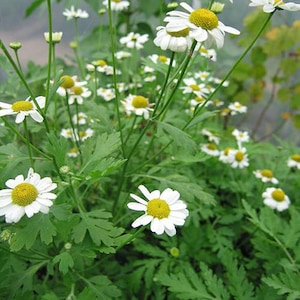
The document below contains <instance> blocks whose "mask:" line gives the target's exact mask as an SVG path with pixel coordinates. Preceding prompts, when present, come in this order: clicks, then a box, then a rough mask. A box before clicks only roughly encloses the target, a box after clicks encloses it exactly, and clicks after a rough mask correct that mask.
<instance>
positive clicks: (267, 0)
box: [249, 0, 300, 13]
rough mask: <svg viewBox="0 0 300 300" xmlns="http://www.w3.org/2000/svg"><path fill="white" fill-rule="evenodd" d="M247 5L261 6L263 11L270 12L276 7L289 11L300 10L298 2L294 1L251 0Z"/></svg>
mask: <svg viewBox="0 0 300 300" xmlns="http://www.w3.org/2000/svg"><path fill="white" fill-rule="evenodd" d="M249 6H262V7H263V11H264V12H265V13H271V12H273V11H274V10H275V9H278V8H279V9H284V10H289V11H298V10H300V4H297V3H294V2H288V3H286V2H284V1H282V0H251V3H250V4H249Z"/></svg>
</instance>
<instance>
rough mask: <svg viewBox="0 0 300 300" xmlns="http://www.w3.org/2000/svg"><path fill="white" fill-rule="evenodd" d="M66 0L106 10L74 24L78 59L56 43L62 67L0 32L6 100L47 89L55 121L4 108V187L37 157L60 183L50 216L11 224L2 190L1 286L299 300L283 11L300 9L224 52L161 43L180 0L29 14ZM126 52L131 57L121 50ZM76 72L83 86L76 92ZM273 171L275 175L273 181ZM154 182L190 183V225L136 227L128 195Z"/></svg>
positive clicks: (294, 113)
mask: <svg viewBox="0 0 300 300" xmlns="http://www.w3.org/2000/svg"><path fill="white" fill-rule="evenodd" d="M58 2H62V3H63V4H64V7H65V8H66V9H67V8H68V9H69V8H70V7H71V5H75V8H76V9H77V8H80V7H81V5H88V8H89V9H90V11H91V12H93V13H96V14H98V17H99V20H100V21H99V24H98V25H97V26H96V27H95V28H93V29H92V31H91V32H90V33H85V34H84V35H83V36H79V35H78V27H80V25H81V22H84V21H85V20H84V18H81V17H77V18H73V19H72V20H70V21H66V26H72V25H71V24H70V23H72V22H74V25H75V26H74V28H75V30H74V36H73V37H72V38H73V39H74V41H73V43H71V47H70V53H71V51H73V55H68V59H65V58H58V57H56V54H55V49H56V47H59V46H60V45H59V42H57V43H52V44H51V43H48V45H49V53H50V55H49V58H48V59H49V61H48V63H47V64H45V65H38V64H36V63H35V62H34V58H32V59H33V61H31V62H29V63H28V65H27V66H23V62H22V61H20V57H21V55H20V57H19V54H20V53H22V51H23V48H20V49H16V48H14V47H11V48H12V49H10V50H8V46H6V45H4V44H3V42H2V41H0V47H1V50H2V52H1V54H0V64H1V69H2V70H3V71H4V72H5V74H6V76H5V79H4V80H3V82H1V85H0V94H1V102H0V113H2V112H3V111H4V108H3V103H9V104H13V103H15V101H21V100H20V99H23V100H25V99H27V97H28V96H29V97H30V99H31V100H33V99H35V97H38V96H40V95H42V96H45V99H46V104H45V107H41V108H37V111H38V113H40V114H41V115H42V117H43V121H42V122H40V123H38V122H35V121H34V120H33V119H32V118H31V117H30V116H26V119H25V120H26V121H25V122H21V123H20V124H18V123H16V122H15V118H16V115H15V114H12V115H5V114H3V115H1V117H0V118H1V126H0V140H1V145H0V166H1V169H0V185H1V192H2V193H3V191H5V189H8V188H10V186H9V184H8V186H6V184H7V183H9V182H10V183H11V181H8V180H10V179H14V178H16V177H17V176H20V175H21V174H22V175H23V176H24V177H26V174H27V173H28V169H29V168H34V170H35V171H36V172H37V173H38V174H40V176H41V177H42V178H44V177H47V178H51V179H52V180H53V182H54V183H55V184H56V185H57V188H56V189H55V191H52V192H53V193H55V195H56V196H57V198H56V199H55V200H53V205H52V206H51V207H50V210H49V212H48V213H47V212H45V211H44V213H41V212H39V213H36V214H34V215H33V216H30V217H27V215H26V214H25V215H24V216H23V217H22V218H21V219H20V221H18V222H15V223H9V222H6V221H7V219H6V218H5V216H4V215H5V212H4V210H3V206H5V204H3V203H4V202H5V201H7V199H6V197H5V196H3V194H1V196H0V214H1V216H0V239H1V240H0V264H1V269H0V276H1V283H0V297H1V298H3V299H29V300H30V299H44V300H57V299H79V300H81V299H82V300H85V299H133V300H135V299H158V300H160V299H161V300H163V299H169V300H173V299H203V300H205V299H218V300H229V299H241V300H245V299H247V300H250V299H253V300H254V299H257V300H259V299H272V300H281V299H288V300H294V299H299V298H300V288H299V287H300V279H299V273H300V268H299V265H300V252H299V250H298V249H299V241H300V228H299V218H300V202H299V199H298V190H299V188H300V181H299V170H300V158H299V157H300V156H299V154H300V153H299V147H298V146H299V140H298V138H294V136H293V135H292V134H290V133H295V132H296V134H297V133H298V130H299V128H300V106H299V95H300V82H299V76H298V75H299V69H300V60H299V57H300V48H299V42H300V26H299V21H291V20H287V22H286V23H284V24H282V23H280V22H281V21H282V20H283V19H281V18H278V19H276V18H274V17H273V18H271V17H272V16H279V15H280V14H284V13H286V14H293V13H296V12H289V11H283V10H280V9H276V10H275V11H274V13H272V14H271V15H267V14H266V13H264V12H263V11H262V10H261V8H257V9H252V8H251V9H250V8H249V9H248V10H247V16H246V17H245V19H244V23H243V24H240V31H241V34H240V36H239V37H238V38H235V39H232V40H230V41H229V38H228V35H227V33H226V36H225V45H224V47H223V48H220V49H215V48H214V44H207V43H205V42H204V43H201V45H200V43H198V45H196V44H193V46H192V47H194V46H196V48H192V49H193V50H194V52H193V53H190V52H189V50H187V51H185V52H177V53H175V52H171V51H170V50H167V51H163V50H161V49H160V48H158V47H156V46H155V45H154V43H153V39H154V38H155V36H156V27H157V26H159V25H161V24H162V23H163V22H162V20H163V19H164V18H165V15H166V13H167V12H168V11H170V10H171V9H173V8H172V6H170V5H169V4H170V3H169V2H170V1H135V0H133V1H131V3H130V7H129V9H128V10H125V11H110V10H109V8H106V10H105V11H104V12H103V11H102V10H101V9H103V8H104V4H102V3H100V2H99V1H94V0H85V1H79V0H78V1H75V4H74V2H73V1H67V0H66V1H61V0H57V1H50V0H47V1H41V0H35V1H32V3H31V5H29V7H28V8H27V9H26V11H25V12H24V16H26V17H27V18H31V17H32V15H33V14H34V13H35V12H36V11H39V10H40V9H43V8H44V7H46V4H47V12H48V17H50V16H51V14H50V10H51V7H54V6H55V5H57V3H58ZM189 2H191V1H189ZM202 2H203V3H202V4H203V6H204V7H209V6H210V5H212V4H213V2H215V1H202ZM234 2H237V1H234ZM224 3H225V7H226V8H227V7H228V6H230V8H231V9H233V10H234V9H235V6H236V5H237V4H236V3H233V4H231V3H229V1H224ZM50 4H51V5H50ZM175 4H176V3H175ZM173 5H174V3H173ZM179 9H181V8H179ZM218 17H219V15H218ZM274 19H275V20H274ZM220 20H222V14H220ZM50 23H51V22H50ZM49 26H50V25H49ZM243 26H244V27H243ZM260 30H261V32H260ZM49 31H51V28H49ZM129 32H134V33H140V34H147V35H148V38H149V40H148V42H146V43H145V44H144V45H143V47H142V48H141V49H136V48H126V46H125V45H124V44H122V43H121V42H120V38H122V37H124V36H126V35H127V34H128V33H129ZM53 37H54V35H52V38H53ZM253 41H254V42H253ZM252 42H253V43H252ZM227 43H228V46H227ZM249 45H252V46H251V47H248V46H249ZM204 46H205V47H204ZM209 47H212V48H209ZM227 47H228V48H227ZM195 49H196V50H195ZM119 51H126V52H128V53H129V56H128V57H121V58H118V59H117V58H116V56H115V54H116V53H117V52H119ZM191 51H192V50H191ZM210 51H211V52H210ZM229 52H232V56H231V55H228V54H229ZM227 56H228V57H227ZM235 56H236V57H235ZM238 56H239V57H240V58H237V57H238ZM219 57H220V59H219ZM172 63H173V65H172ZM63 75H67V76H70V78H72V80H73V81H74V82H75V84H76V88H77V89H75V88H74V86H72V88H73V90H72V89H68V88H65V89H64V88H63V86H64V84H65V83H66V81H67V79H66V78H64V77H62V76H63ZM129 95H138V96H142V97H143V98H142V99H146V100H147V101H148V103H147V105H146V106H144V107H142V108H145V110H146V111H147V112H146V113H145V114H144V115H141V114H138V113H137V110H136V108H141V107H134V108H135V109H134V110H130V109H128V107H127V106H126V105H125V104H124V103H125V101H126V100H127V98H128V96H129ZM139 100H141V98H139ZM139 105H140V104H139ZM131 109H132V108H131ZM243 110H244V111H243ZM246 111H247V112H246ZM147 114H149V116H148V117H147ZM270 117H272V118H271V119H270ZM234 130H238V134H237V135H236V134H235V133H234V132H235V131H234ZM293 157H294V159H292V158H293ZM291 159H292V163H293V165H292V166H291V165H290V163H291ZM258 170H259V171H261V170H264V171H266V170H267V171H270V172H271V173H270V172H269V173H268V172H267V174H268V176H269V177H268V176H266V177H267V179H268V180H269V181H267V182H263V181H262V180H261V178H259V177H257V176H256V175H255V174H257V171H258ZM270 174H271V175H272V174H273V175H272V176H271V175H270ZM19 178H20V177H19ZM265 179H266V178H265ZM267 179H266V180H267ZM271 179H273V180H275V179H276V180H278V183H275V181H273V182H272V181H270V180H271ZM140 185H144V186H146V187H147V188H148V189H149V191H154V190H159V191H163V190H165V189H172V190H175V191H178V192H179V193H180V199H182V200H183V201H184V203H186V205H187V209H188V212H189V215H188V217H187V219H186V220H185V222H183V223H184V224H182V226H176V235H174V236H169V235H168V234H166V233H164V234H162V235H157V234H154V233H153V232H151V230H150V226H149V225H146V226H141V227H140V228H139V229H138V228H132V226H131V224H132V223H133V221H134V220H135V219H137V218H138V217H139V216H140V215H142V214H143V213H144V212H142V211H140V212H134V211H132V210H130V209H129V208H128V207H127V204H128V203H129V202H132V201H133V200H132V198H133V197H134V196H133V197H132V196H131V195H130V194H134V195H136V196H137V195H139V197H142V196H141V194H140V193H139V192H138V187H139V186H140ZM272 187H275V188H276V192H277V194H276V193H275V194H274V193H273V194H272V197H274V198H273V201H275V200H274V199H275V198H276V197H275V196H276V195H277V197H279V200H278V199H277V200H278V201H277V203H276V205H277V204H278V203H283V202H285V200H284V199H283V198H280V197H281V196H282V193H283V195H284V196H288V197H289V200H290V205H287V207H285V208H284V209H282V210H280V209H278V207H277V206H276V207H277V209H276V208H275V207H273V208H274V209H272V208H271V207H269V206H270V203H267V202H266V200H264V199H265V198H266V196H265V194H266V193H267V188H272ZM279 190H280V191H279ZM278 193H279V194H278ZM263 194H264V196H263ZM176 195H177V194H176ZM278 195H279V196H278ZM48 196H49V195H48ZM144 196H146V195H144ZM11 197H12V196H11ZM146 198H147V196H146ZM147 200H152V199H147ZM154 200H161V199H154ZM178 205H179V204H178ZM145 213H147V214H148V213H149V212H148V210H147V211H146V212H145ZM149 214H150V213H149ZM177 217H178V216H177ZM178 218H179V219H180V217H178ZM152 229H153V228H152Z"/></svg>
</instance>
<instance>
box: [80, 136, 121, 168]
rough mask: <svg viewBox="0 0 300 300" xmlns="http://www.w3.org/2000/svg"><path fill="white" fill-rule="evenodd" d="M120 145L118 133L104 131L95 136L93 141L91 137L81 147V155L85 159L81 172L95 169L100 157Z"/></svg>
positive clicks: (104, 156)
mask: <svg viewBox="0 0 300 300" xmlns="http://www.w3.org/2000/svg"><path fill="white" fill-rule="evenodd" d="M120 146H121V141H120V136H119V134H118V133H112V134H109V135H108V134H107V133H104V134H102V135H100V136H98V137H97V139H96V141H95V142H94V141H93V140H92V139H90V141H87V143H85V146H84V147H82V155H83V157H84V159H85V161H84V163H83V167H82V169H81V172H83V171H84V172H85V173H89V172H91V171H94V170H96V167H95V165H96V164H98V163H99V162H100V161H101V160H102V159H104V158H106V157H107V156H109V155H112V154H113V152H115V151H116V150H118V149H119V148H120Z"/></svg>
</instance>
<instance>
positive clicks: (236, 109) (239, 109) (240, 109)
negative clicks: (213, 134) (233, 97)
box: [228, 101, 247, 116]
mask: <svg viewBox="0 0 300 300" xmlns="http://www.w3.org/2000/svg"><path fill="white" fill-rule="evenodd" d="M228 108H229V109H230V110H231V115H233V116H234V115H236V114H238V113H240V114H244V113H246V112H247V106H245V105H242V104H241V103H240V102H238V101H235V102H234V103H230V104H229V105H228Z"/></svg>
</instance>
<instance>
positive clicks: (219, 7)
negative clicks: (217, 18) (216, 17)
mask: <svg viewBox="0 0 300 300" xmlns="http://www.w3.org/2000/svg"><path fill="white" fill-rule="evenodd" d="M224 6H225V4H224V3H221V2H214V3H213V4H212V6H211V8H210V10H211V11H212V12H214V13H215V14H220V13H221V12H222V11H223V9H224Z"/></svg>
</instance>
